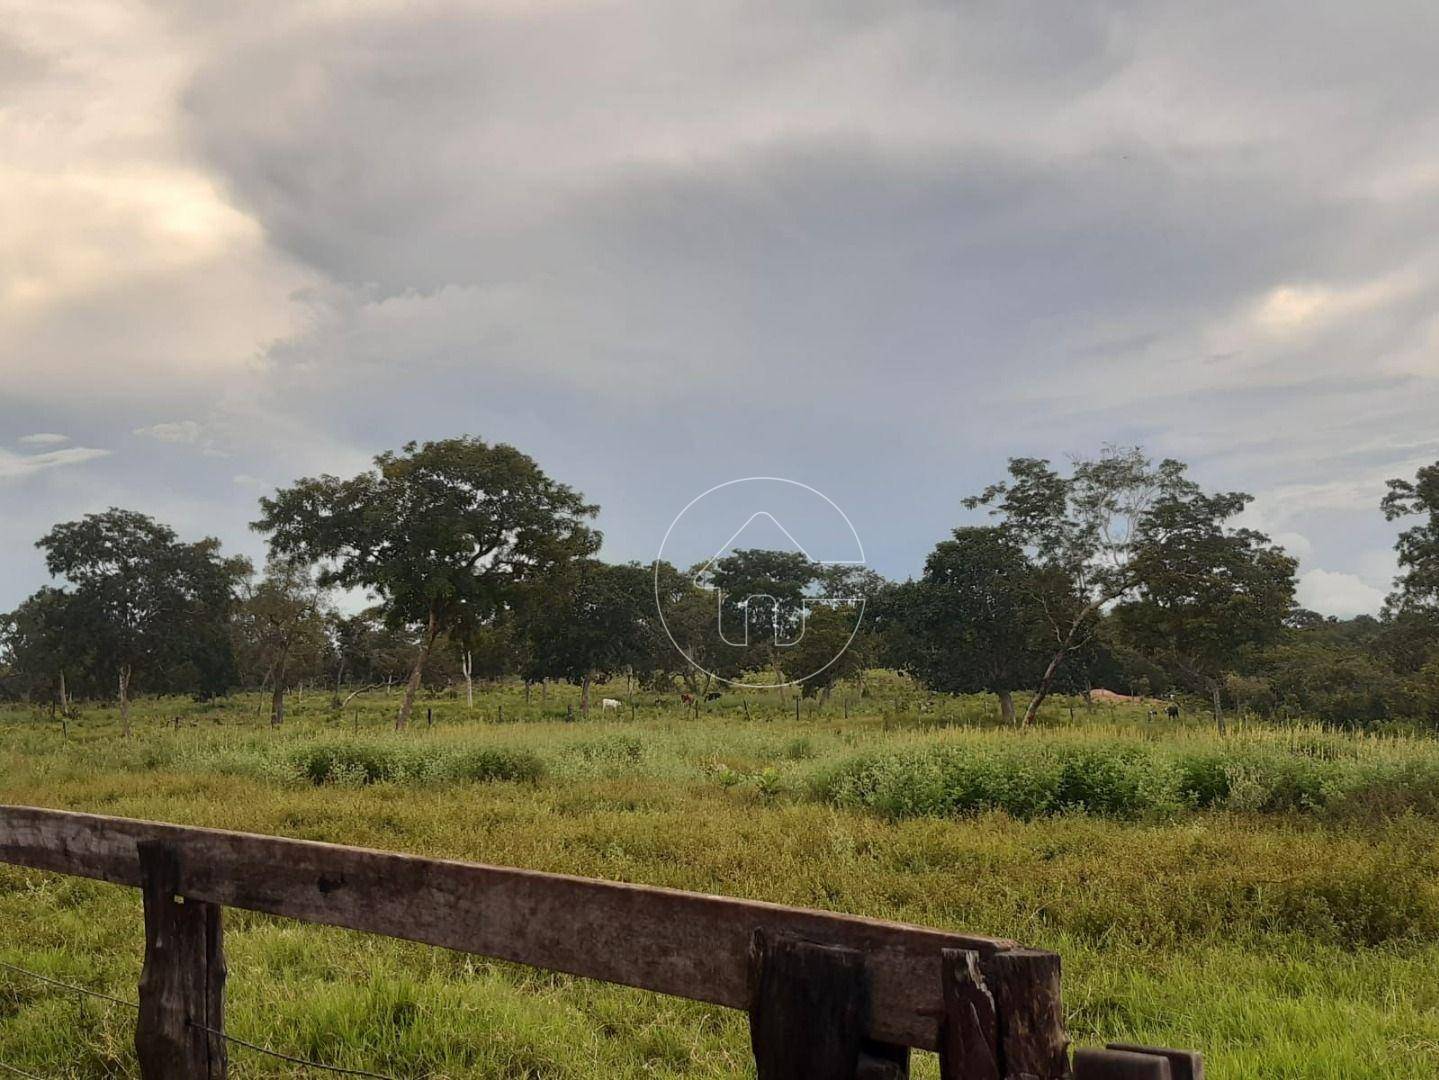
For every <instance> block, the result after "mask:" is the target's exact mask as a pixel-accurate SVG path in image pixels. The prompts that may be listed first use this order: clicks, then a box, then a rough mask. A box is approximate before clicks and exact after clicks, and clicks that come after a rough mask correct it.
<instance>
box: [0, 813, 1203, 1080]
mask: <svg viewBox="0 0 1439 1080" xmlns="http://www.w3.org/2000/svg"><path fill="white" fill-rule="evenodd" d="M0 861H3V862H9V863H14V864H16V865H19V866H26V867H33V868H36V869H40V870H51V871H57V872H59V873H63V874H73V875H78V876H81V877H89V878H96V879H99V880H101V881H109V882H114V883H116V884H120V885H131V886H138V887H139V888H140V889H141V890H142V895H143V898H144V909H145V957H144V968H143V973H142V976H141V980H140V1002H139V1003H140V1016H139V1023H138V1026H137V1029H136V1036H135V1045H136V1050H137V1053H138V1057H139V1062H140V1070H141V1074H142V1076H143V1077H144V1078H145V1080H198V1078H205V1080H221V1078H223V1077H224V1075H225V1068H226V1055H225V1036H224V984H225V962H224V949H223V941H222V929H221V914H220V913H221V909H222V908H223V907H236V908H245V909H248V910H250V911H260V912H266V913H268V914H271V915H282V916H286V917H289V918H293V919H299V920H302V921H305V922H312V923H322V924H325V925H329V926H341V927H346V928H348V929H352V930H364V931H369V932H371V933H376V934H383V935H386V936H389V937H395V938H403V939H406V940H410V941H418V942H423V943H425V944H429V945H439V946H443V947H445V948H449V949H456V950H459V951H461V952H466V953H474V954H478V955H481V956H487V957H493V958H496V959H500V960H509V961H515V962H517V963H522V964H528V965H531V966H533V967H537V968H545V969H548V970H551V971H560V972H566V973H569V974H572V975H578V976H583V977H585V978H591V979H599V980H603V981H605V982H611V983H618V984H621V985H625V986H634V987H639V988H641V989H645V990H652V991H657V992H659V993H664V994H672V995H675V996H678V997H683V998H689V999H692V1000H695V1001H704V1002H711V1003H713V1004H716V1005H723V1006H728V1007H730V1008H734V1009H743V1010H745V1011H747V1012H748V1013H749V1015H750V1031H751V1041H752V1044H753V1049H754V1055H755V1061H756V1066H757V1071H758V1075H759V1077H760V1080H902V1078H904V1077H907V1076H908V1071H909V1053H910V1050H911V1049H912V1048H914V1049H920V1050H933V1051H938V1052H939V1054H940V1059H941V1074H942V1076H943V1077H945V1078H946V1080H1058V1078H1061V1077H1069V1076H1071V1075H1073V1076H1075V1077H1076V1078H1079V1080H1083V1078H1085V1077H1090V1078H1094V1080H1099V1078H1102V1077H1116V1078H1118V1077H1130V1076H1133V1077H1136V1078H1148V1080H1183V1078H1188V1077H1193V1076H1202V1066H1200V1065H1199V1062H1198V1057H1197V1055H1184V1054H1175V1053H1174V1052H1172V1051H1156V1050H1144V1049H1142V1048H1128V1049H1124V1050H1107V1051H1080V1052H1078V1053H1077V1054H1076V1055H1075V1060H1074V1065H1073V1070H1074V1071H1073V1072H1071V1064H1070V1057H1069V1051H1068V1038H1067V1037H1066V1035H1065V1030H1064V1017H1063V1010H1062V1007H1061V1004H1060V989H1059V973H1060V968H1059V957H1058V956H1057V955H1055V954H1054V953H1050V952H1044V951H1041V950H1036V949H1028V948H1023V947H1021V946H1019V945H1016V944H1015V943H1014V942H1012V941H1006V940H1002V939H997V938H990V937H980V936H976V935H970V934H953V933H946V932H943V931H939V930H932V929H926V928H924V927H919V926H909V925H905V924H901V923H893V922H884V921H881V920H877V919H866V918H860V917H857V916H852V915H841V914H835V913H831V912H824V911H811V910H806V909H803V908H792V907H783V906H780V905H776V904H766V903H761V902H758V901H753V900H736V899H732V898H728V897H722V896H708V895H704V894H700V893H689V892H680V891H677V890H673V889H659V888H652V887H648V886H643V885H626V884H620V883H615V882H608V881H596V880H590V879H586V878H577V877H569V876H565V875H560V874H545V873H538V872H535V871H529V870H516V869H510V868H505V867H496V866H485V865H480V864H476V863H466V862H456V861H452V860H446V859H430V858H421V857H417V856H413V855H402V854H395V853H391V852H383V851H373V850H369V849H365V848H356V847H344V846H340V845H336V844H324V843H315V842H312V841H307V840H294V839H288V838H285V837H275V836H258V835H253V834H250V833H236V832H224V831H220V830H215V829H198V828H189V827H185V826H179V825H167V824H161V823H157V822H149V821H135V820H130V819H126V818H115V817H105V816H99V815H94V814H77V813H69V812H65V811H58V810H43V809H37V808H34V807H0ZM1136 1051H1137V1052H1136ZM1146 1069H1147V1070H1149V1071H1144V1070H1146ZM1135 1070H1138V1071H1135Z"/></svg>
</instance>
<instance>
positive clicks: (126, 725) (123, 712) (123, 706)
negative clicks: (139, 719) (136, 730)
mask: <svg viewBox="0 0 1439 1080" xmlns="http://www.w3.org/2000/svg"><path fill="white" fill-rule="evenodd" d="M120 726H121V728H122V729H123V730H124V732H125V738H127V739H128V738H129V737H130V665H129V664H121V665H120Z"/></svg>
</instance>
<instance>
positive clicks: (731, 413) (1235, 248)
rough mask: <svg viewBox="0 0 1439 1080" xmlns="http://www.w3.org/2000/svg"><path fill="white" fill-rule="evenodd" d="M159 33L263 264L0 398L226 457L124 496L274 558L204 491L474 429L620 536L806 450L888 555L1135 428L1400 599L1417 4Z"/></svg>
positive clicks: (476, 19)
mask: <svg viewBox="0 0 1439 1080" xmlns="http://www.w3.org/2000/svg"><path fill="white" fill-rule="evenodd" d="M156 10H163V11H164V13H165V14H164V17H165V18H166V19H168V20H169V23H168V25H170V26H171V27H172V28H173V34H172V37H173V41H174V42H175V43H178V44H177V46H176V47H183V48H186V49H189V50H192V51H193V55H192V56H190V57H189V59H190V60H191V61H193V62H192V63H191V64H189V66H188V68H187V70H190V71H192V72H193V75H192V77H191V79H190V81H189V83H188V85H187V86H186V87H185V89H184V92H183V94H182V96H181V99H180V100H179V101H178V102H177V105H178V106H179V108H178V110H177V112H176V121H177V128H176V130H174V131H172V132H169V133H168V134H169V135H170V136H172V137H173V138H174V139H175V140H176V143H177V146H178V150H177V156H178V158H179V160H180V161H181V162H183V163H184V164H185V165H186V167H187V168H188V167H193V168H194V169H195V170H196V171H198V172H200V173H202V174H203V176H204V177H205V178H206V179H207V180H210V181H213V183H214V184H215V186H216V187H217V188H218V190H219V191H221V192H223V193H224V194H225V196H226V197H227V198H228V199H229V200H230V202H231V204H232V206H233V208H234V210H235V211H236V214H237V216H238V217H240V218H242V219H243V222H242V223H243V224H244V225H245V226H246V228H245V229H241V228H240V225H239V224H237V225H236V226H235V228H236V235H237V236H240V235H243V236H245V237H246V238H247V239H246V242H245V243H244V244H243V245H240V246H239V247H237V248H235V249H233V250H231V249H225V250H223V251H221V252H219V253H218V254H217V255H216V256H215V257H214V258H213V259H211V258H209V256H208V255H207V256H206V259H205V261H203V262H197V263H196V264H195V265H194V266H186V267H184V268H183V269H182V270H173V269H171V268H169V267H167V266H164V265H159V264H157V265H158V268H153V267H148V266H147V269H146V272H145V274H144V275H131V277H129V278H127V277H126V276H125V275H124V274H123V273H117V274H116V275H115V276H116V283H115V285H114V287H113V288H112V289H111V290H110V291H108V292H106V293H103V294H98V295H86V296H82V297H80V298H79V299H77V300H73V301H67V302H66V303H64V304H57V305H56V306H54V307H53V309H51V311H50V313H49V316H48V319H47V320H37V321H35V322H34V325H33V326H32V325H30V324H26V329H25V331H24V333H23V334H22V335H20V336H18V337H17V338H16V342H15V344H14V345H13V346H10V345H7V351H9V352H11V353H12V354H14V355H26V356H27V357H30V358H32V359H33V361H34V363H32V365H31V368H32V370H31V371H28V372H26V373H25V374H24V376H23V378H19V379H18V380H17V381H18V389H17V390H16V394H17V397H18V396H21V395H23V399H24V407H23V408H21V407H20V406H19V405H18V404H17V405H16V406H15V407H14V415H13V416H8V417H7V415H6V412H7V410H6V409H5V407H4V406H3V404H0V425H3V424H5V423H9V424H11V425H12V427H13V425H15V424H19V423H21V422H22V417H23V423H24V424H25V425H26V428H16V429H15V430H17V431H18V430H26V429H29V428H32V427H33V426H34V425H35V424H36V423H39V422H42V421H39V420H37V419H35V417H38V416H45V417H47V419H45V420H44V421H43V422H44V423H46V424H47V425H52V426H55V427H56V429H57V430H83V431H87V432H102V431H103V432H109V431H112V430H113V431H115V432H116V433H117V434H120V435H123V433H124V432H128V431H132V430H136V429H141V430H144V429H147V428H149V429H153V428H155V427H156V425H155V423H154V420H155V418H156V417H177V416H189V417H193V418H194V420H192V421H190V423H193V424H194V425H196V430H195V432H194V440H195V441H197V442H199V441H201V439H202V436H201V434H200V431H199V428H201V427H203V441H204V444H205V446H206V447H207V448H208V449H210V450H211V451H213V452H215V453H224V454H226V455H228V458H227V459H225V461H226V463H225V464H224V465H223V471H220V470H221V469H222V466H221V465H220V464H219V463H217V462H213V461H212V462H207V461H204V460H202V455H199V454H187V455H182V454H175V453H173V451H172V450H170V449H169V448H166V447H163V446H157V445H154V444H153V443H151V444H149V445H146V444H144V443H136V444H135V445H134V451H135V453H136V454H137V455H142V456H141V459H140V461H139V462H138V465H139V467H140V468H141V470H142V471H141V472H140V473H135V472H134V471H133V470H132V473H131V478H130V480H129V481H128V482H129V483H131V484H133V485H134V488H133V492H134V497H136V498H137V499H140V500H141V501H143V499H144V496H145V492H146V491H147V490H150V491H152V492H153V493H155V494H156V495H157V496H158V494H159V493H161V492H162V491H163V493H164V496H165V499H164V501H163V502H161V503H159V504H160V505H163V506H165V507H166V508H167V509H168V510H171V511H173V512H174V513H177V514H179V515H181V516H182V517H185V516H189V517H192V518H196V519H198V518H200V517H202V516H205V515H208V516H209V519H210V520H220V521H222V522H224V523H225V527H226V528H227V529H231V530H232V531H233V532H234V533H235V534H236V535H235V536H233V537H232V536H231V535H230V533H226V538H227V540H233V541H235V542H240V543H248V542H252V541H251V539H250V538H248V537H246V536H245V534H244V521H245V520H246V518H247V516H248V515H249V514H250V511H251V508H250V507H247V506H245V505H243V500H241V501H240V502H237V503H235V505H234V506H233V507H230V506H229V504H228V503H227V504H225V505H226V507H228V508H227V509H225V510H224V511H223V514H221V515H220V516H219V517H216V515H217V513H219V511H218V510H217V508H218V507H219V505H220V502H219V499H220V496H219V495H217V494H215V493H214V492H215V491H217V490H219V489H218V488H217V487H215V485H216V482H217V481H219V485H220V487H222V488H223V489H224V490H225V491H226V492H227V495H226V498H228V499H230V500H232V501H233V500H234V497H235V496H236V495H237V494H240V493H241V492H242V491H243V489H244V488H245V487H246V482H247V481H248V479H249V478H251V477H266V478H275V479H284V478H285V477H287V476H290V475H295V474H298V473H301V472H314V471H320V470H328V471H334V472H344V471H347V470H350V469H353V468H358V467H360V466H361V465H363V464H364V462H365V460H366V458H367V456H368V455H369V454H370V453H372V452H374V451H376V450H379V449H382V448H385V447H388V446H393V445H396V444H398V443H399V442H402V441H404V440H405V439H407V438H412V437H421V438H423V437H429V436H439V435H444V434H449V433H451V432H455V431H475V432H478V433H481V434H484V435H486V436H487V437H492V438H503V439H507V440H509V441H512V442H514V443H516V444H517V445H520V446H521V447H523V448H525V449H527V450H529V451H531V452H532V453H534V454H535V455H536V456H537V457H538V458H539V459H540V460H541V461H542V462H543V463H544V464H545V465H546V467H547V468H550V469H551V470H552V471H553V472H554V473H555V474H556V475H559V476H562V477H564V478H565V479H567V480H570V481H572V482H574V483H576V484H577V485H578V486H580V487H581V488H582V489H583V490H585V491H586V493H587V494H589V495H591V496H592V497H594V498H596V499H598V501H600V502H601V504H602V505H603V506H604V507H605V513H604V518H603V520H602V522H601V524H602V526H603V527H604V528H605V530H606V533H607V537H608V544H609V551H610V553H611V554H613V555H615V556H616V557H638V558H644V557H647V556H648V555H649V554H650V553H652V550H653V545H654V542H655V539H656V536H655V534H656V531H657V530H658V531H662V529H663V526H664V524H665V523H666V522H667V521H668V520H669V518H670V517H671V516H672V515H673V513H674V511H675V510H676V509H678V507H679V506H682V505H683V504H684V503H685V502H686V501H687V500H688V499H689V498H691V497H692V496H693V495H694V494H696V493H697V492H698V491H700V490H703V489H704V488H705V487H708V486H709V485H711V484H713V483H716V482H719V481H722V480H726V479H731V478H733V477H734V476H737V475H743V474H745V473H750V472H778V473H781V474H783V475H792V476H795V478H796V479H801V480H805V481H807V482H812V483H814V484H815V485H816V486H818V487H820V488H822V489H823V490H825V491H826V492H827V493H830V494H832V495H833V496H834V497H835V498H836V499H837V500H838V501H839V502H841V504H842V505H844V506H845V508H846V510H848V511H850V512H852V513H853V514H854V515H855V517H856V524H857V525H858V526H859V527H860V530H861V532H862V534H863V535H864V538H865V541H866V546H867V548H869V549H870V550H871V553H872V555H873V558H872V562H874V564H875V565H876V566H878V567H879V568H880V569H882V570H884V571H886V572H888V573H891V574H898V575H903V574H906V573H910V572H912V571H913V570H915V569H916V568H917V567H918V565H919V563H920V560H921V558H922V555H923V552H924V551H925V550H926V549H927V548H928V546H929V545H931V544H932V543H933V542H934V540H935V539H937V538H938V537H939V536H942V535H944V533H945V531H946V530H947V529H948V528H950V527H952V525H953V524H955V523H956V521H958V520H959V518H960V514H961V511H960V509H959V505H958V502H959V498H960V497H961V496H962V495H964V494H968V493H970V492H972V491H974V490H977V489H978V488H979V487H980V486H982V485H983V484H984V483H985V482H987V481H988V480H990V479H992V478H993V476H994V475H995V474H996V473H997V471H998V470H1000V469H1001V468H1002V467H1003V459H1004V458H1005V457H1006V456H1008V455H1009V454H1012V453H1026V454H1030V453H1035V454H1045V455H1049V456H1055V457H1059V456H1062V455H1063V454H1064V453H1066V452H1081V453H1082V452H1089V451H1092V450H1093V449H1094V448H1095V447H1096V446H1098V445H1099V444H1100V443H1101V442H1104V441H1107V440H1117V441H1137V442H1143V443H1144V444H1146V445H1148V446H1150V447H1151V448H1152V449H1154V450H1155V451H1157V452H1160V453H1174V454H1178V455H1179V456H1182V457H1185V458H1186V459H1189V460H1191V461H1193V462H1194V465H1195V470H1196V473H1197V474H1198V475H1199V476H1200V478H1201V479H1203V480H1205V481H1206V482H1207V483H1212V484H1215V485H1222V486H1225V487H1237V488H1244V489H1247V490H1252V491H1255V492H1256V494H1257V495H1258V496H1259V500H1258V504H1257V506H1256V510H1255V513H1256V514H1257V515H1258V517H1259V518H1260V519H1262V520H1263V521H1264V523H1265V525H1266V527H1269V528H1271V529H1272V530H1274V531H1276V532H1284V533H1289V534H1291V535H1292V536H1294V537H1297V538H1301V539H1302V540H1303V542H1304V543H1305V544H1307V545H1308V546H1309V549H1310V550H1308V551H1306V553H1305V569H1306V571H1308V572H1310V573H1327V574H1330V575H1337V576H1331V577H1322V576H1315V577H1310V578H1308V579H1306V580H1308V581H1309V582H1310V583H1311V585H1310V587H1311V588H1318V587H1319V586H1321V585H1323V586H1324V587H1325V589H1326V590H1327V591H1326V592H1325V593H1324V595H1328V596H1332V597H1335V598H1336V599H1335V602H1336V603H1339V602H1341V600H1342V602H1345V603H1350V604H1352V603H1354V602H1356V600H1362V599H1363V598H1364V597H1365V596H1370V594H1369V593H1365V592H1364V591H1363V589H1365V588H1368V589H1374V588H1378V587H1380V586H1382V584H1383V582H1382V580H1379V578H1381V577H1382V575H1383V572H1384V570H1383V567H1384V565H1385V564H1384V561H1383V560H1384V557H1385V556H1384V552H1385V549H1386V548H1387V547H1388V546H1389V544H1390V543H1391V541H1392V528H1391V527H1390V526H1387V525H1385V524H1384V523H1383V522H1382V521H1381V520H1380V519H1379V515H1378V513H1377V509H1376V507H1375V503H1376V502H1377V494H1375V492H1376V486H1377V489H1378V490H1379V491H1380V492H1382V480H1383V478H1384V477H1385V476H1386V475H1399V474H1402V473H1403V472H1405V471H1412V467H1413V466H1414V464H1415V463H1416V462H1418V461H1423V460H1425V459H1426V457H1427V458H1430V459H1432V457H1433V456H1434V454H1435V446H1434V445H1433V443H1432V442H1431V441H1430V440H1431V439H1432V435H1431V434H1430V433H1431V431H1432V423H1431V421H1430V416H1431V415H1432V401H1433V393H1434V379H1435V376H1436V375H1439V367H1436V364H1435V361H1434V359H1433V357H1434V356H1435V346H1436V345H1439V321H1436V320H1435V318H1434V316H1433V315H1432V314H1431V313H1432V312H1433V311H1435V310H1436V309H1439V305H1436V303H1435V301H1436V300H1439V244H1436V242H1435V241H1434V240H1433V237H1434V236H1436V235H1439V230H1436V228H1435V226H1436V225H1439V220H1436V219H1439V198H1436V195H1439V156H1436V155H1434V154H1433V152H1432V151H1431V150H1429V149H1428V148H1429V147H1432V146H1433V145H1436V141H1435V140H1434V138H1433V135H1434V134H1435V129H1436V128H1439V106H1436V105H1435V104H1434V103H1435V102H1436V101H1439V69H1436V67H1435V65H1433V64H1432V58H1431V57H1430V56H1429V52H1430V48H1431V44H1430V43H1431V42H1432V40H1433V30H1434V29H1435V25H1434V24H1435V21H1436V18H1439V16H1437V15H1436V13H1435V12H1434V11H1433V10H1432V9H1431V8H1428V7H1425V6H1419V5H1409V4H1401V5H1391V6H1387V7H1386V8H1384V9H1382V10H1380V9H1373V8H1366V9H1363V10H1362V11H1361V10H1360V9H1356V8H1352V7H1348V6H1345V5H1338V4H1321V5H1318V6H1314V5H1278V6H1275V7H1273V8H1263V9H1256V8H1253V7H1251V6H1241V5H1233V6H1229V7H1212V6H1211V7H1208V8H1205V9H1202V10H1201V9H1196V8H1193V7H1191V6H1189V5H1180V4H1160V5H1151V6H1145V7H1137V6H1134V5H1130V4H1124V3H1115V4H1075V5H1066V6H1063V7H1060V8H1056V7H1054V6H1053V5H1042V4H1018V5H1003V6H999V5H994V6H990V7H982V8H976V7H973V6H970V7H967V8H962V7H959V6H957V5H949V4H937V3H936V4H931V3H902V4H893V5H885V6H872V5H860V4H850V3H840V4H835V3H806V4H799V5H787V6H780V7H776V6H774V5H762V4H758V3H717V4H713V5H707V6H705V7H702V8H695V7H692V6H660V7H655V6H653V5H639V4H628V3H619V4H609V5H598V6H597V5H588V4H572V5H571V4H546V5H519V4H516V5H501V6H499V7H497V8H490V9H488V10H486V11H480V10H478V9H476V8H474V7H470V6H467V5H460V4H453V3H433V4H428V5H422V6H413V5H405V6H396V7H368V6H367V7H365V8H358V7H355V8H351V7H340V8H335V7H332V6H329V5H295V6H293V7H290V8H287V9H285V11H284V12H283V13H282V14H275V15H272V16H265V17H261V16H259V15H256V14H254V13H252V12H248V11H245V10H241V9H237V8H234V7H233V6H231V7H229V8H226V9H225V10H223V11H221V10H219V9H218V8H217V7H216V5H214V4H213V3H209V2H206V3H203V4H197V5H193V6H190V7H183V8H179V9H176V8H173V7H171V6H168V5H167V6H165V8H163V9H158V8H157V9H156ZM122 217H123V218H124V220H123V221H122V222H120V223H119V224H117V225H114V226H110V225H107V226H106V227H107V228H110V227H113V228H115V229H116V230H119V232H117V235H128V234H126V233H124V232H123V229H122V226H124V227H128V222H129V220H130V218H129V216H128V215H122ZM102 224H103V223H102ZM250 226H253V230H250V228H249V227H250ZM94 231H95V230H93V229H91V230H88V231H87V235H90V234H91V233H93V232H94ZM197 258H198V256H197ZM166 275H169V276H166ZM257 283H262V284H257ZM200 312H203V313H204V314H205V316H206V319H207V320H208V321H201V320H198V319H197V318H195V317H193V316H194V313H200ZM181 314H183V317H177V316H179V315H181ZM92 352H98V353H100V354H101V355H104V356H106V357H109V358H111V359H112V361H113V362H112V366H113V367H115V368H117V369H123V370H124V371H125V372H126V373H127V375H128V376H129V378H128V380H126V381H124V382H119V383H118V385H121V386H123V391H122V396H121V398H120V399H119V401H118V403H117V400H115V399H111V400H108V401H107V402H105V403H104V406H105V407H103V408H102V407H101V406H100V405H99V404H97V405H96V406H95V407H93V408H83V407H81V408H77V406H76V405H75V401H76V391H77V388H79V389H83V388H84V385H85V383H84V381H83V380H84V378H86V376H84V375H80V374H76V373H75V372H74V371H73V370H72V371H71V374H70V376H69V379H68V382H62V381H60V380H59V377H58V376H47V375H45V374H44V372H45V371H46V370H47V365H52V364H53V365H56V366H60V365H63V364H65V363H67V362H69V361H68V360H67V359H66V358H69V357H74V356H88V355H90V354H91V353H92ZM35 371H40V372H42V374H38V375H37V374H35V373H34V372H35ZM37 409H39V410H43V411H40V412H37ZM116 417H118V419H117V418H116ZM107 424H108V425H109V426H108V427H107V426H106V425H107ZM61 425H64V426H61ZM186 432H188V429H186ZM152 433H153V431H152ZM181 434H184V433H181ZM95 437H96V438H99V436H98V435H97V436H95ZM129 452H130V451H129V450H127V454H128V453H129ZM146 477H148V478H149V479H148V480H146ZM232 478H245V479H244V480H236V479H232ZM147 484H148V485H149V487H148V488H147V487H146V485H147ZM176 493H192V494H188V495H185V496H184V497H183V498H179V497H177V494H176ZM70 505H72V504H70V503H65V502H64V501H63V500H62V498H61V497H60V495H56V496H55V499H54V511H55V514H56V516H60V515H61V514H68V513H69V512H70V510H69V508H70ZM36 512H37V513H38V512H39V511H36ZM216 528H219V526H218V525H217V526H216ZM1297 542H1298V541H1296V543H1297ZM1344 575H1350V576H1352V577H1354V578H1355V580H1356V581H1358V582H1359V586H1360V587H1357V588H1356V587H1355V586H1354V585H1353V583H1351V582H1349V581H1348V579H1347V578H1345V577H1344ZM1371 598H1372V597H1371ZM0 606H4V605H3V604H0Z"/></svg>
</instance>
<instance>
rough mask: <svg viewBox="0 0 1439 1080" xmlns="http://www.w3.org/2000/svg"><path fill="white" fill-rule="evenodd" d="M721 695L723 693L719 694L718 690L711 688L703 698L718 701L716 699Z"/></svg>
mask: <svg viewBox="0 0 1439 1080" xmlns="http://www.w3.org/2000/svg"><path fill="white" fill-rule="evenodd" d="M723 696H724V695H723V694H721V693H720V692H719V691H718V690H711V691H710V692H709V693H708V694H706V695H705V700H706V701H718V700H719V699H720V698H722V697H723Z"/></svg>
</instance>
